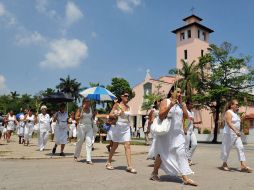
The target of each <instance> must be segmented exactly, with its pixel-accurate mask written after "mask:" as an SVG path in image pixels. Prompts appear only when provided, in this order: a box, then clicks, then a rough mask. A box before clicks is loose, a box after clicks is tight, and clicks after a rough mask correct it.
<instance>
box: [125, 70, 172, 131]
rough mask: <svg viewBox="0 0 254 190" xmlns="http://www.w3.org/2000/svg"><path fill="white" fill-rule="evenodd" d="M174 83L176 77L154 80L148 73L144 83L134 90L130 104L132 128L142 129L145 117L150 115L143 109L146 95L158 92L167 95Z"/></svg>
mask: <svg viewBox="0 0 254 190" xmlns="http://www.w3.org/2000/svg"><path fill="white" fill-rule="evenodd" d="M174 82H175V77H174V76H162V77H160V78H159V79H153V78H152V77H151V75H150V73H149V71H147V73H146V77H145V79H144V81H143V82H141V83H139V84H138V85H136V86H135V87H134V88H133V89H132V90H133V92H135V97H134V98H133V99H131V100H130V102H129V103H128V105H129V106H130V108H131V118H132V119H131V126H133V127H135V128H137V127H139V128H141V127H143V125H144V121H145V119H144V117H145V115H147V114H148V113H146V111H145V110H142V108H141V107H142V104H143V102H144V95H145V94H152V93H158V92H159V93H161V94H165V95H166V94H167V93H168V92H169V90H170V88H171V87H172V86H173V84H174Z"/></svg>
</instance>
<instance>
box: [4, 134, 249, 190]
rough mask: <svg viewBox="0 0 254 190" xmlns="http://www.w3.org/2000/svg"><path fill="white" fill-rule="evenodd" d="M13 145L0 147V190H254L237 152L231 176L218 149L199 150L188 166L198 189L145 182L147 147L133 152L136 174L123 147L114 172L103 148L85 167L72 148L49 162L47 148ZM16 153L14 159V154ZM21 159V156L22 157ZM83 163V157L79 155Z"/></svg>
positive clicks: (166, 180)
mask: <svg viewBox="0 0 254 190" xmlns="http://www.w3.org/2000/svg"><path fill="white" fill-rule="evenodd" d="M16 140H17V139H14V141H15V142H12V143H10V144H6V143H3V142H2V141H1V142H2V144H1V145H0V168H1V170H0V171H1V172H0V189H1V190H2V189H8V190H9V189H20V190H21V189H26V190H30V189H31V190H34V189H59V190H60V189H67V190H69V189H76V190H77V189H100V190H103V189H117V190H118V189H145V190H149V189H160V190H163V189H202V190H204V189H205V190H210V189H217V190H219V189H221V190H227V189H230V190H239V189H242V190H247V189H253V188H254V183H253V181H252V180H253V179H254V178H253V177H254V174H247V173H241V172H239V171H238V167H239V165H238V161H237V156H236V152H235V150H233V151H232V153H231V156H230V161H229V164H230V166H231V167H232V168H233V170H232V171H231V172H224V171H221V170H219V169H218V166H220V165H221V162H220V160H219V155H220V145H210V144H199V147H198V149H197V151H196V154H195V156H194V163H195V165H194V166H192V169H193V171H194V172H195V175H194V176H192V178H193V179H194V180H195V181H197V182H198V183H199V186H198V187H190V186H183V185H182V183H181V180H179V179H178V178H176V177H170V176H166V175H164V173H163V172H162V171H161V172H160V175H161V179H162V182H153V181H150V180H148V179H149V176H150V173H151V171H152V164H153V161H151V160H146V152H147V150H148V147H147V146H137V145H135V146H132V149H133V163H134V166H135V168H136V169H137V171H138V174H136V175H135V174H130V173H127V172H126V171H125V167H126V160H125V156H124V150H123V146H120V147H119V150H118V153H117V154H116V156H115V157H114V158H115V162H114V163H113V165H114V166H115V170H113V171H108V170H106V169H105V163H106V159H107V152H106V148H105V144H100V143H96V144H95V151H94V152H93V154H94V159H93V161H94V163H95V164H94V165H87V164H86V163H85V162H84V161H82V162H78V163H77V162H74V161H73V159H72V156H73V151H74V148H75V146H73V145H71V144H68V145H67V147H66V153H67V156H66V157H65V158H60V157H59V156H54V157H52V156H51V154H50V148H51V147H52V145H53V143H52V142H50V143H49V146H48V148H47V150H46V151H44V152H39V151H37V147H36V146H35V143H36V139H33V142H32V144H31V146H30V147H24V146H23V145H18V144H17V142H16ZM15 152H16V153H15ZM22 153H23V154H22ZM82 156H83V157H82V158H84V151H83V154H82ZM246 156H247V159H248V163H249V165H250V166H251V167H252V168H254V146H253V145H247V146H246Z"/></svg>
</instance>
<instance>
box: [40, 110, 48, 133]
mask: <svg viewBox="0 0 254 190" xmlns="http://www.w3.org/2000/svg"><path fill="white" fill-rule="evenodd" d="M38 120H39V121H38V122H39V130H40V132H47V131H49V130H50V117H49V114H45V115H44V114H42V113H40V114H39V115H38Z"/></svg>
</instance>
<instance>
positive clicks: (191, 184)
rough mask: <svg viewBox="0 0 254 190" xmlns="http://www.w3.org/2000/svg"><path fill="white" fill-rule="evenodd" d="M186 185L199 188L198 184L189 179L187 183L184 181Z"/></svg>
mask: <svg viewBox="0 0 254 190" xmlns="http://www.w3.org/2000/svg"><path fill="white" fill-rule="evenodd" d="M183 183H184V185H190V186H198V184H197V183H195V182H194V181H193V180H192V179H188V180H187V181H184V180H183Z"/></svg>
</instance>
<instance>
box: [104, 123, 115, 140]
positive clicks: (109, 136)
mask: <svg viewBox="0 0 254 190" xmlns="http://www.w3.org/2000/svg"><path fill="white" fill-rule="evenodd" d="M114 127H115V125H111V127H110V129H109V130H108V132H107V137H106V140H107V141H112V140H113V133H112V130H113V128H114Z"/></svg>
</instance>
